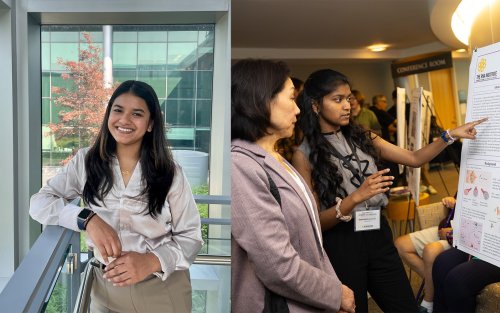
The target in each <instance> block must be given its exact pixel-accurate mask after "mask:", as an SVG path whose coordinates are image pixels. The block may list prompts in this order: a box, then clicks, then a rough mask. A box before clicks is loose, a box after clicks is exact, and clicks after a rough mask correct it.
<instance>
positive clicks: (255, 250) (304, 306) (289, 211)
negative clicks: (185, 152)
mask: <svg viewBox="0 0 500 313" xmlns="http://www.w3.org/2000/svg"><path fill="white" fill-rule="evenodd" d="M237 151H243V152H245V153H247V154H250V155H253V157H254V159H256V160H257V161H258V162H259V163H260V164H261V165H262V166H263V167H264V168H265V169H266V171H267V172H268V173H269V175H270V176H271V178H272V179H273V181H274V182H275V183H276V185H277V187H278V189H279V193H280V196H281V207H280V205H279V204H278V202H277V201H276V200H275V198H274V197H273V195H272V194H271V192H270V189H269V188H270V186H269V181H268V178H267V176H266V173H265V172H264V170H263V169H262V167H261V166H260V165H259V164H258V163H257V162H256V161H254V160H252V159H251V158H250V157H249V156H247V155H244V154H241V153H238V152H237ZM231 157H232V173H231V179H232V181H231V203H232V205H231V214H232V217H231V219H232V221H231V235H232V239H231V248H232V249H231V254H232V255H231V259H232V261H231V272H232V282H231V287H232V301H231V305H232V312H233V313H240V312H252V313H254V312H262V309H263V308H264V293H265V289H264V286H266V287H267V288H269V289H270V290H272V291H274V292H276V293H277V294H280V295H283V296H285V297H286V298H287V299H288V307H289V309H290V312H337V311H338V310H339V307H340V302H341V296H342V287H341V282H340V281H339V279H338V278H337V275H336V274H335V271H334V270H333V268H332V266H331V264H330V261H329V260H328V256H327V255H326V253H325V251H324V250H323V246H322V238H321V230H319V231H317V230H316V228H315V226H314V223H313V220H316V224H317V225H318V227H320V223H319V218H318V214H317V209H316V204H315V202H314V197H313V195H312V194H311V192H310V191H309V189H308V188H307V185H306V184H305V182H304V181H303V180H302V182H303V183H304V185H305V186H306V190H307V192H308V194H309V197H310V199H311V201H312V202H313V210H312V211H311V210H310V209H308V206H307V200H306V199H305V198H304V193H303V192H302V190H301V189H300V187H299V186H298V185H297V183H296V182H295V181H294V179H293V178H292V177H291V175H290V173H288V172H287V171H286V170H285V169H284V168H283V167H282V166H281V165H280V164H279V162H278V161H277V160H276V159H275V158H273V157H272V156H271V155H270V154H268V153H267V152H266V151H265V150H264V149H262V148H261V147H260V146H258V145H257V144H255V143H251V142H248V141H243V140H234V141H233V142H232V153H231ZM290 167H291V168H292V169H293V167H292V166H291V165H290ZM295 173H296V174H297V176H299V177H300V175H299V174H298V173H297V172H295ZM300 179H302V178H300ZM318 234H319V235H318ZM318 236H319V237H318Z"/></svg>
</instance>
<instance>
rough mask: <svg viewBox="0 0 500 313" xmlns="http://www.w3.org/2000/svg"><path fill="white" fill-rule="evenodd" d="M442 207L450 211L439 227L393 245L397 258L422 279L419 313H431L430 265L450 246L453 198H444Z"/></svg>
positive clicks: (432, 291)
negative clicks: (422, 298)
mask: <svg viewBox="0 0 500 313" xmlns="http://www.w3.org/2000/svg"><path fill="white" fill-rule="evenodd" d="M442 202H443V205H444V206H445V207H447V208H449V209H450V211H449V212H448V214H447V216H446V218H445V219H443V220H442V221H441V222H440V223H439V226H434V227H429V228H426V229H423V230H420V231H416V232H413V233H410V234H408V235H404V236H401V237H399V238H397V239H396V241H395V242H394V245H395V246H396V248H397V249H398V253H399V256H400V257H401V259H403V261H404V262H405V263H406V264H407V265H408V266H410V268H411V269H412V270H414V271H415V272H417V274H418V275H420V276H421V277H423V278H424V280H425V282H426V283H425V285H424V300H423V301H422V303H421V305H420V312H423V313H425V312H428V313H432V306H433V298H434V286H433V283H432V264H433V263H434V260H435V259H436V257H437V256H438V255H439V254H440V253H441V252H443V251H445V250H448V249H449V248H450V247H451V246H450V243H449V242H448V240H447V234H448V233H449V232H450V231H451V230H452V229H451V220H452V219H453V215H454V213H455V209H454V208H455V198H453V197H445V198H443V199H442Z"/></svg>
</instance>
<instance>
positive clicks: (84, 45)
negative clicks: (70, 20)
mask: <svg viewBox="0 0 500 313" xmlns="http://www.w3.org/2000/svg"><path fill="white" fill-rule="evenodd" d="M92 46H94V48H97V49H99V56H100V57H101V58H102V57H103V56H104V54H103V53H104V52H103V47H102V43H98V42H97V43H96V42H94V43H92ZM88 48H89V44H87V43H81V44H80V51H82V50H88Z"/></svg>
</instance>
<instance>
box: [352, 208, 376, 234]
mask: <svg viewBox="0 0 500 313" xmlns="http://www.w3.org/2000/svg"><path fill="white" fill-rule="evenodd" d="M376 229H380V207H365V208H359V209H357V210H356V211H355V212H354V231H365V230H376Z"/></svg>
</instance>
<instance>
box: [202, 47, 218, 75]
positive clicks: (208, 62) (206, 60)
mask: <svg viewBox="0 0 500 313" xmlns="http://www.w3.org/2000/svg"><path fill="white" fill-rule="evenodd" d="M213 68H214V48H213V47H198V69H199V70H213Z"/></svg>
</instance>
